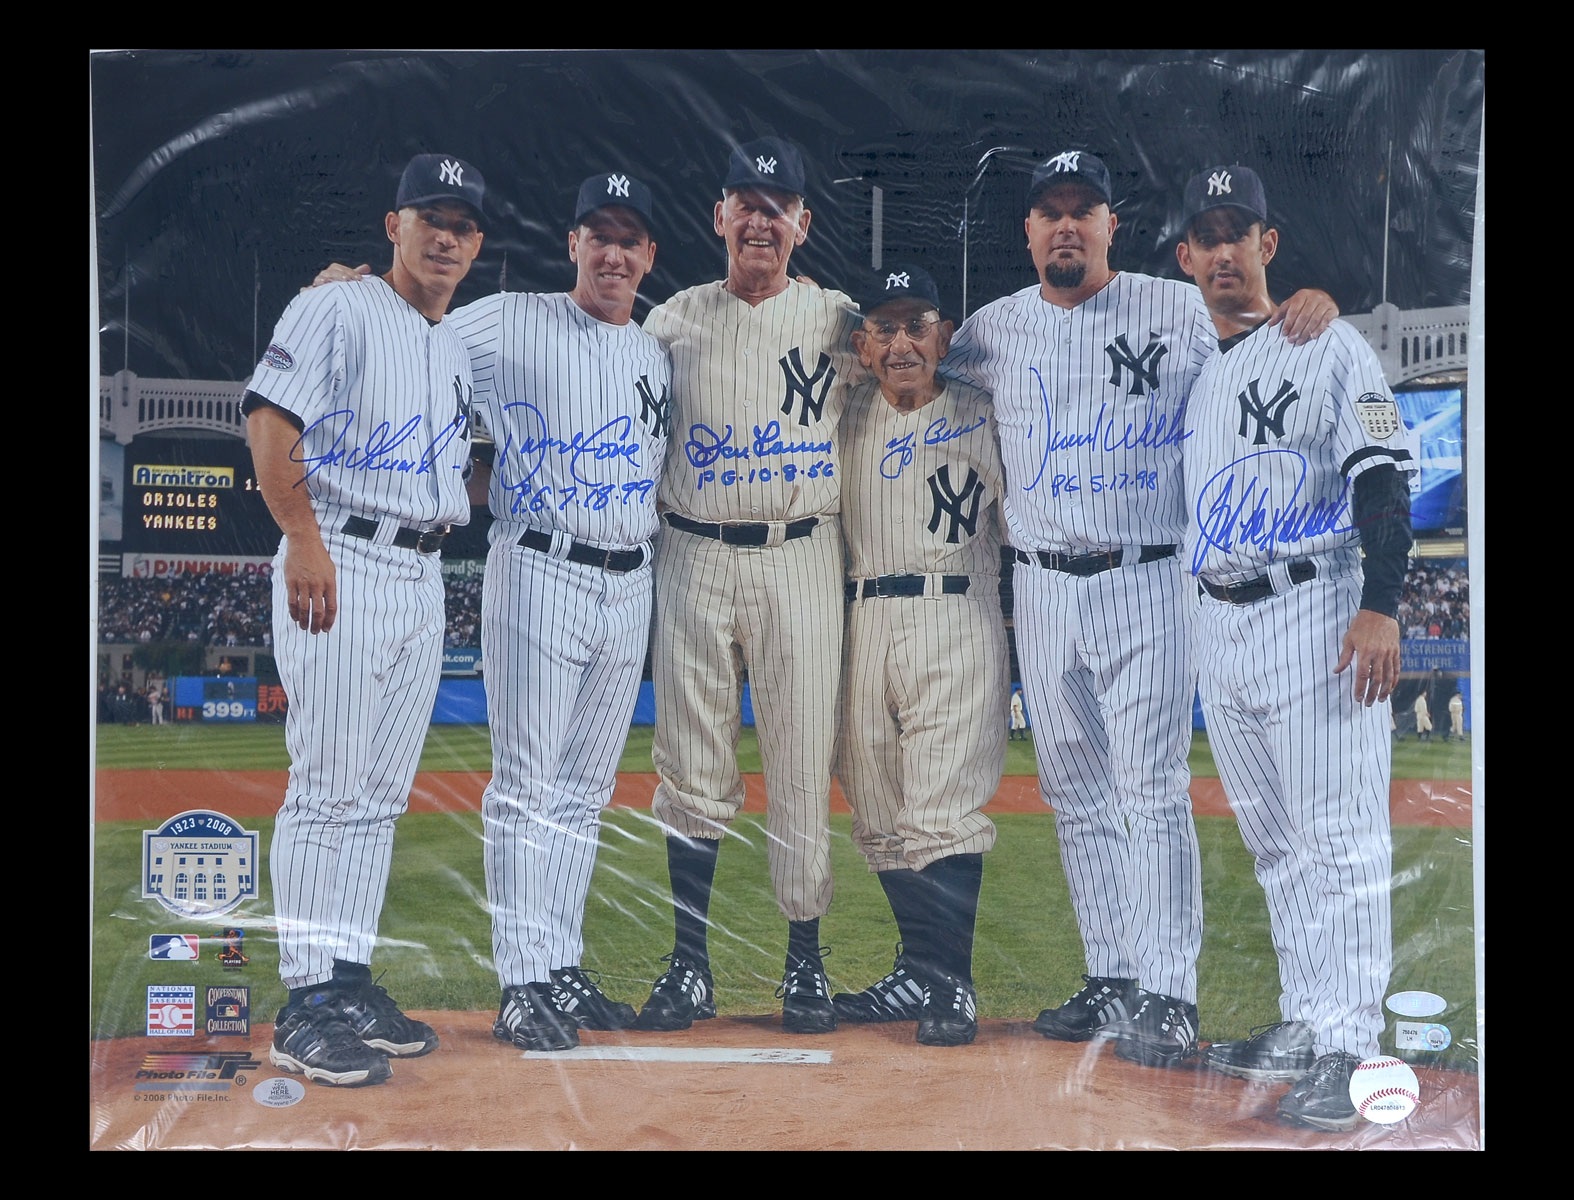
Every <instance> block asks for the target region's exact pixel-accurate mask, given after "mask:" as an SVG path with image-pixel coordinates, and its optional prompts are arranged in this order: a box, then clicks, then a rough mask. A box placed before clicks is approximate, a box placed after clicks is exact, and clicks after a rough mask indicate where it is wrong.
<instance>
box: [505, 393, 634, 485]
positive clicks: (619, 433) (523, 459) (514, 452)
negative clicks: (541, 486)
mask: <svg viewBox="0 0 1574 1200" xmlns="http://www.w3.org/2000/svg"><path fill="white" fill-rule="evenodd" d="M510 412H513V413H514V415H515V417H516V420H517V424H518V425H519V426H520V434H519V438H518V441H517V442H516V440H515V435H514V432H513V430H512V429H510V431H509V434H508V436H507V437H506V438H504V439H503V443H502V445H500V446H499V447H498V448H497V460H496V466H495V468H494V469H495V470H496V472H497V481H498V484H499V486H501V487H502V489H503V490H504V491H511V492H516V493H518V495H519V496H520V497H526V496H528V495H529V494H530V492H531V490H532V489H531V486H530V483H531V480H533V479H534V478H535V477H536V474H537V473H538V472H539V471H540V470H541V467H542V465H543V464H545V462H546V461H547V456H548V455H556V456H557V457H558V458H560V459H567V460H568V473H569V476H570V478H572V479H573V480H574V482H575V483H576V484H579V485H581V486H582V487H586V488H601V487H610V486H612V485H608V484H605V483H604V482H603V481H602V480H599V479H591V478H590V477H588V476H587V475H586V474H585V473H584V472H585V469H586V468H585V465H584V464H585V461H586V460H587V459H588V460H589V461H590V462H593V463H598V462H626V463H628V464H629V465H630V466H633V467H636V468H638V467H639V466H640V451H641V446H640V443H639V441H638V439H637V438H630V437H629V434H630V433H631V432H632V430H633V428H634V418H633V417H631V416H629V415H628V414H626V413H625V414H624V415H622V416H620V417H613V418H612V420H610V421H608V422H607V423H606V424H605V425H603V426H601V428H599V429H594V430H591V431H590V432H589V433H583V432H576V433H574V434H572V435H571V436H569V437H568V438H566V439H565V438H562V437H557V436H554V435H553V434H552V432H551V430H550V429H549V428H548V426H547V419H546V415H545V414H544V413H543V412H542V411H541V410H540V409H539V408H537V407H536V406H535V405H534V404H531V403H529V402H528V401H525V400H516V401H514V402H513V403H512V404H505V405H504V406H503V413H504V414H508V413H510ZM515 423H516V421H511V420H509V419H508V418H507V416H506V415H505V417H504V421H503V424H505V425H513V424H515ZM511 466H517V468H518V469H519V470H521V471H523V474H520V475H519V476H518V477H517V478H516V477H514V475H513V474H512V473H511V471H510V467H511ZM516 507H517V502H516Z"/></svg>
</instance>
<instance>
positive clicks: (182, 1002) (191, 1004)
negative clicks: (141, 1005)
mask: <svg viewBox="0 0 1574 1200" xmlns="http://www.w3.org/2000/svg"><path fill="white" fill-rule="evenodd" d="M148 1036H149V1037H196V1036H197V988H196V985H195V984H193V985H191V986H190V987H171V986H169V985H167V984H157V983H150V984H149V985H148Z"/></svg>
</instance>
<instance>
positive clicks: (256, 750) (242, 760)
mask: <svg viewBox="0 0 1574 1200" xmlns="http://www.w3.org/2000/svg"><path fill="white" fill-rule="evenodd" d="M97 731H98V760H97V761H98V765H99V766H100V767H103V768H121V769H130V770H160V771H163V770H174V771H181V770H193V769H210V770H211V769H227V770H233V771H270V770H271V771H283V770H286V769H288V767H289V765H290V758H289V755H288V754H287V753H286V752H285V749H284V727H283V726H282V725H232V726H227V725H133V726H130V727H127V726H123V725H100V726H97ZM651 735H652V730H651V727H650V726H649V725H636V726H634V727H633V728H632V729H630V730H629V738H628V744H627V745H626V746H625V747H624V749H623V759H622V761H621V762H620V763H619V764H618V769H619V770H620V771H649V770H650V769H651V765H650V740H651ZM491 765H492V748H491V740H490V738H489V737H488V736H487V729H486V726H485V725H433V726H432V727H431V731H430V732H429V733H428V734H427V738H426V747H425V749H424V750H422V752H421V770H423V771H487V770H490V769H491ZM738 766H739V768H740V769H742V770H744V771H758V770H759V769H760V750H759V745H758V743H757V742H756V741H755V738H754V730H753V729H745V730H744V731H743V734H742V736H741V737H740V738H739V742H738ZM1035 773H1036V767H1035V766H1034V762H1033V743H1032V742H1030V741H1016V742H1007V743H1006V774H1007V775H1032V774H1035ZM1191 773H1192V774H1193V775H1198V776H1203V775H1217V774H1218V773H1219V772H1218V770H1217V769H1216V768H1215V767H1214V765H1213V755H1212V753H1211V752H1210V751H1209V749H1208V736H1207V734H1205V733H1203V732H1201V731H1199V732H1198V733H1196V734H1195V735H1194V737H1193V738H1192V747H1191ZM1394 778H1395V779H1469V778H1470V743H1469V741H1468V740H1467V741H1465V742H1443V741H1441V740H1438V741H1434V742H1428V743H1421V742H1417V741H1416V740H1415V739H1414V738H1413V737H1411V738H1407V739H1406V740H1405V741H1403V742H1401V743H1399V744H1398V745H1397V746H1395V747H1394Z"/></svg>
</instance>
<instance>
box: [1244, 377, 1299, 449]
mask: <svg viewBox="0 0 1574 1200" xmlns="http://www.w3.org/2000/svg"><path fill="white" fill-rule="evenodd" d="M1257 382H1258V381H1257V380H1255V379H1254V380H1252V381H1251V382H1250V383H1248V384H1247V385H1246V390H1245V391H1244V392H1242V393H1241V394H1240V395H1238V396H1236V397H1235V398H1236V399H1237V400H1239V401H1240V402H1241V427H1240V429H1239V430H1238V431H1237V432H1238V433H1239V435H1240V436H1241V437H1245V436H1246V423H1247V421H1248V420H1250V419H1253V418H1255V419H1256V421H1257V435H1256V436H1255V437H1254V438H1252V445H1254V446H1266V445H1267V444H1268V432H1269V431H1270V430H1272V431H1273V436H1274V437H1276V438H1283V437H1284V413H1285V410H1286V409H1287V408H1289V407H1290V405H1292V404H1294V403H1295V402H1296V401H1297V400H1299V399H1300V398H1301V393H1300V392H1298V391H1296V390H1295V385H1294V384H1293V383H1291V382H1290V381H1289V380H1288V379H1286V380H1284V381H1283V382H1282V383H1280V384H1279V390H1278V391H1277V392H1275V393H1274V394H1273V399H1272V400H1267V401H1264V400H1263V399H1262V398H1261V397H1260V396H1259V395H1258V394H1257Z"/></svg>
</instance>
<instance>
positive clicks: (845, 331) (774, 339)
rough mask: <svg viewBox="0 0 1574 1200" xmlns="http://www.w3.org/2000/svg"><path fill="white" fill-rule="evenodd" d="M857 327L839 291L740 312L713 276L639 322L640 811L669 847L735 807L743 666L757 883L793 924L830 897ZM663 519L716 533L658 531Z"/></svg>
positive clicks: (706, 830) (792, 287)
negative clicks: (643, 661)
mask: <svg viewBox="0 0 1574 1200" xmlns="http://www.w3.org/2000/svg"><path fill="white" fill-rule="evenodd" d="M858 324H859V318H858V317H857V315H856V312H855V310H854V309H853V306H852V302H851V301H850V300H849V299H848V298H847V297H846V296H844V295H843V294H842V293H840V292H835V291H828V290H822V289H820V288H815V287H810V286H808V285H805V284H800V283H796V282H789V284H788V287H787V289H786V290H785V291H783V292H780V293H778V294H777V295H775V296H772V297H771V298H770V299H768V300H766V301H764V302H763V303H761V304H758V305H749V304H747V303H746V302H744V301H743V300H740V299H738V298H737V297H736V296H734V295H732V294H731V293H730V292H728V291H727V290H726V289H725V288H724V287H723V286H722V284H721V283H720V282H719V281H718V282H716V283H708V284H703V285H701V286H699V287H695V288H689V289H688V290H687V291H683V292H679V293H678V294H677V295H676V296H674V297H673V298H672V299H671V300H668V301H667V302H666V303H665V304H663V305H661V306H660V307H659V308H657V309H655V310H654V311H652V312H651V314H650V316H649V317H647V318H646V320H645V329H646V331H647V332H649V333H651V334H653V335H654V336H655V337H657V338H658V339H660V340H661V341H662V342H663V343H665V344H666V346H667V348H668V349H669V350H670V351H671V354H672V392H673V394H672V405H673V408H672V412H673V422H672V434H671V439H670V441H669V442H668V447H667V466H666V471H665V473H664V475H663V477H662V482H661V490H660V493H659V496H660V507H661V509H662V511H663V514H664V518H665V523H664V527H663V529H662V532H661V535H660V541H659V544H658V547H657V551H656V568H655V569H656V628H655V644H654V674H655V685H656V733H655V743H654V746H653V749H652V758H653V759H654V762H655V766H656V772H657V774H658V776H659V777H660V783H659V784H658V786H657V788H656V796H655V800H654V802H653V805H652V811H653V812H654V814H655V816H656V818H657V819H658V820H659V821H661V822H662V823H663V824H664V825H665V826H666V827H667V828H669V829H671V830H673V831H674V832H676V833H678V834H681V835H683V836H685V837H699V838H719V837H721V836H722V834H723V832H724V831H725V828H726V826H727V824H728V823H729V822H730V821H731V820H732V818H733V817H734V815H736V813H737V811H738V809H739V808H740V807H741V806H742V804H743V778H742V776H741V775H739V773H738V765H737V745H738V731H739V727H740V725H741V721H742V716H741V706H742V682H743V680H742V670H743V669H744V668H747V670H748V678H749V685H750V694H751V698H752V701H753V706H754V714H755V728H756V730H757V732H758V734H759V741H760V760H761V764H762V766H763V768H764V773H765V791H766V799H767V816H766V824H767V830H768V834H769V845H770V850H769V858H770V869H771V883H772V885H773V886H774V888H775V890H776V898H777V901H778V903H779V904H780V905H781V909H782V912H783V914H785V915H786V917H787V918H788V920H793V921H801V920H809V919H812V918H814V917H819V916H821V915H823V914H824V913H825V911H826V909H827V908H829V906H830V903H831V860H830V835H829V805H830V799H829V798H830V783H831V751H832V746H833V742H834V737H835V711H836V693H837V680H838V676H839V674H840V667H841V645H842V537H841V530H840V528H839V527H838V523H837V517H836V514H837V511H838V509H839V508H840V493H839V487H840V468H839V460H838V457H837V434H836V426H837V422H838V420H839V419H840V418H841V415H842V409H843V407H844V405H845V403H846V389H847V384H848V380H849V377H850V376H852V375H853V373H854V372H855V371H858V370H859V369H860V368H859V367H858V365H857V360H856V359H855V358H854V357H853V354H852V349H851V344H850V340H849V339H850V336H851V334H852V331H853V330H854V329H855V328H857V327H858ZM674 517H676V518H677V519H678V520H679V521H685V520H687V521H694V522H701V523H704V524H707V525H709V526H711V529H710V532H711V533H713V534H720V533H723V532H725V533H726V536H727V537H728V538H729V539H731V540H730V541H723V540H721V539H720V537H719V536H705V535H704V534H702V533H695V532H689V531H684V530H681V529H678V528H674V527H672V526H671V524H670V522H671V519H672V518H674ZM810 520H812V521H813V525H812V527H811V526H810V525H809V524H808V523H807V522H808V521H810ZM724 527H725V528H724ZM794 535H796V536H794ZM739 539H744V540H748V539H757V540H758V542H759V543H760V544H754V545H747V544H736V543H737V541H738V540H739Z"/></svg>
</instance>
